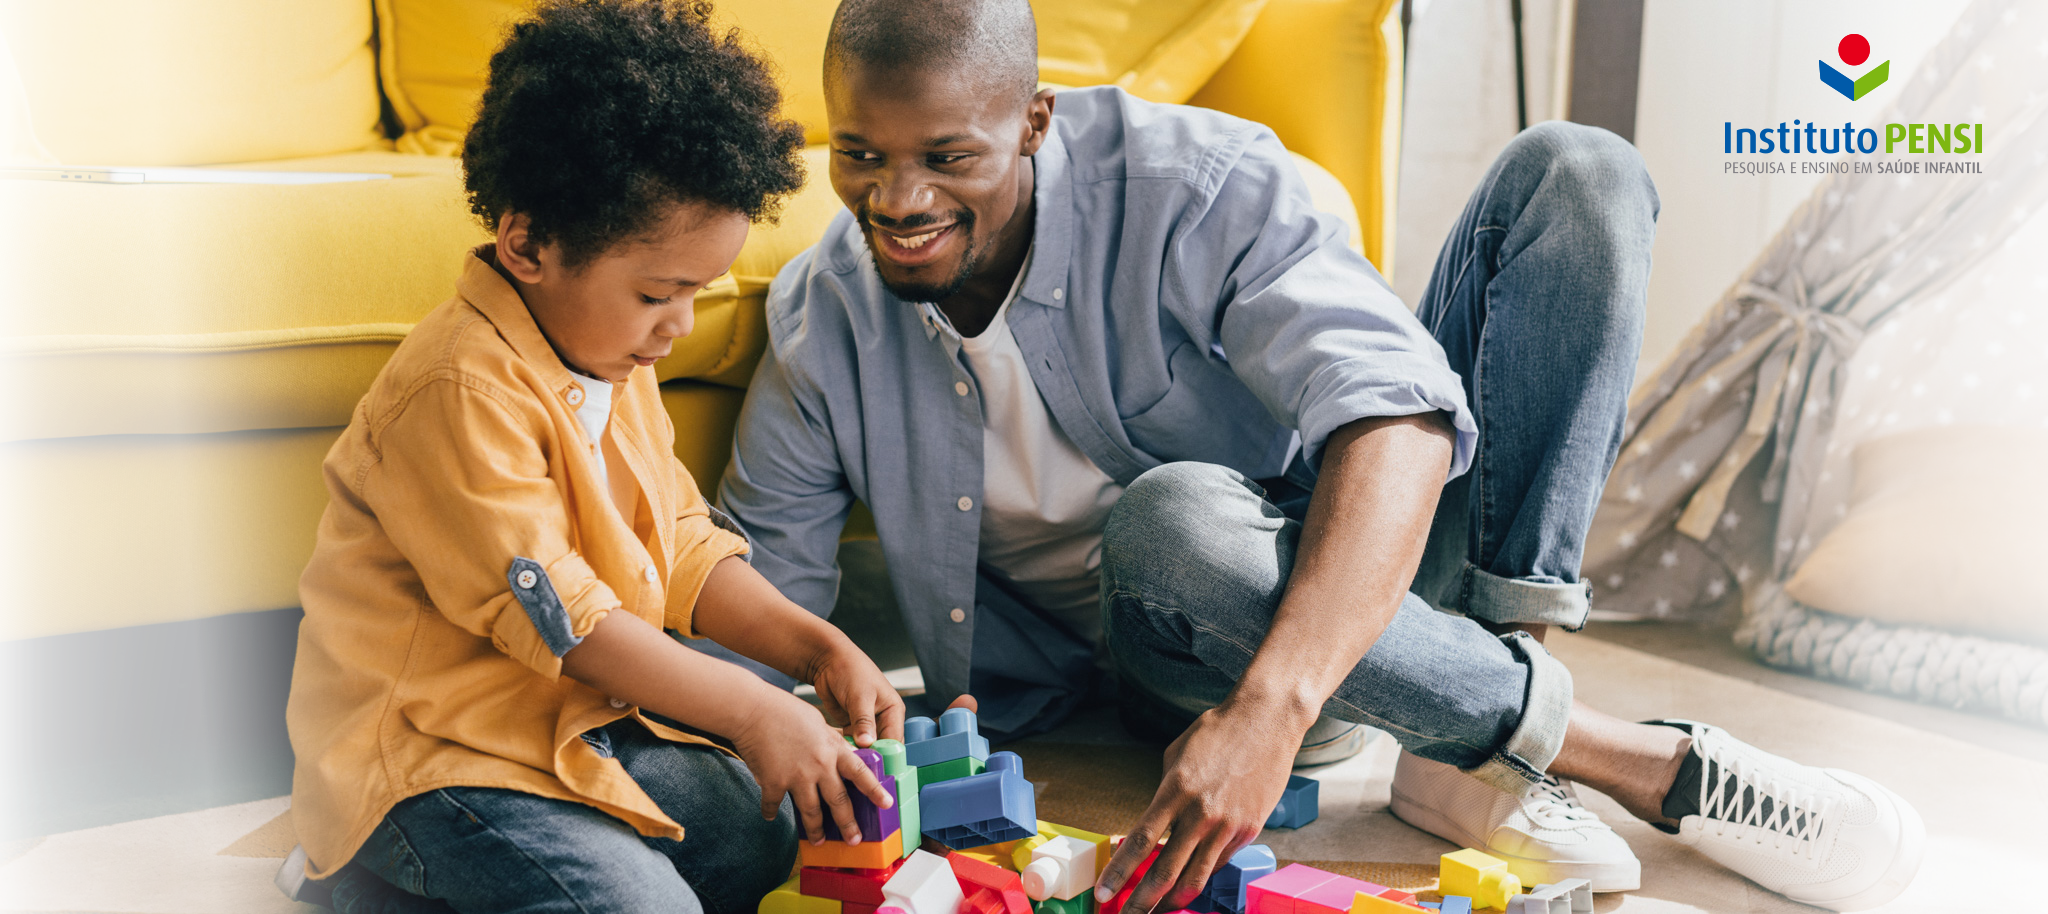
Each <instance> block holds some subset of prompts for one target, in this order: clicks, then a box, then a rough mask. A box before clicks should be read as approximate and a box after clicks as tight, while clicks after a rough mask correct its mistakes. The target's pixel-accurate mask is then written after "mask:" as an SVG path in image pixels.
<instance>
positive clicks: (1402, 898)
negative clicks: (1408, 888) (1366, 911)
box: [1380, 889, 1419, 908]
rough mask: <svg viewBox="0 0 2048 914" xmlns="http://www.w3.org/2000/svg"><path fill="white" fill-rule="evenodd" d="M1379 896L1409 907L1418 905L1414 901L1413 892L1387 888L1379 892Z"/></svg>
mask: <svg viewBox="0 0 2048 914" xmlns="http://www.w3.org/2000/svg"><path fill="white" fill-rule="evenodd" d="M1380 897H1381V898H1384V899H1386V900H1388V901H1391V902H1393V903H1395V904H1405V905H1407V906H1409V907H1411V908H1412V907H1419V905H1417V904H1416V903H1415V893H1414V892H1403V891H1401V890H1400V889H1388V890H1386V891H1384V892H1381V893H1380Z"/></svg>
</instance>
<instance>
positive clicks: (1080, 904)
mask: <svg viewBox="0 0 2048 914" xmlns="http://www.w3.org/2000/svg"><path fill="white" fill-rule="evenodd" d="M1031 912H1032V914H1095V893H1094V892H1082V893H1081V894H1079V895H1076V896H1074V897H1072V898H1067V899H1059V898H1048V899H1046V900H1044V901H1034V902H1032V903H1031Z"/></svg>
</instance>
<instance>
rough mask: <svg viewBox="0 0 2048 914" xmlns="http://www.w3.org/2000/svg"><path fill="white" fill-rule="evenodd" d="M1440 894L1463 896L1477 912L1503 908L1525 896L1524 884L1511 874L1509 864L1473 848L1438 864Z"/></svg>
mask: <svg viewBox="0 0 2048 914" xmlns="http://www.w3.org/2000/svg"><path fill="white" fill-rule="evenodd" d="M1437 891H1439V892H1442V893H1443V894H1444V895H1445V896H1450V895H1463V896H1465V897H1467V898H1470V899H1472V906H1473V907H1475V908H1502V909H1505V908H1507V906H1508V899H1510V898H1513V897H1515V896H1516V895H1519V894H1521V893H1522V880H1520V879H1518V878H1516V877H1515V874H1513V873H1510V872H1508V865H1507V861H1505V860H1501V859H1498V858H1495V857H1490V856H1487V855H1486V853H1484V852H1482V851H1476V850H1473V849H1471V848H1466V849H1464V850H1461V851H1458V852H1456V853H1451V854H1445V855H1443V858H1442V859H1441V861H1440V863H1439V869H1438V873H1437Z"/></svg>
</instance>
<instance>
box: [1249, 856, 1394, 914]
mask: <svg viewBox="0 0 2048 914" xmlns="http://www.w3.org/2000/svg"><path fill="white" fill-rule="evenodd" d="M1386 890H1387V887H1386V886H1383V885H1379V884H1377V883H1372V882H1366V881H1365V880H1363V879H1353V878H1351V877H1349V876H1339V875H1337V874H1336V873H1330V872H1324V871H1323V870H1319V869H1316V868H1315V867H1312V866H1304V865H1302V864H1299V863H1296V864H1291V865H1289V866H1284V867H1281V868H1280V869H1278V870H1275V871H1273V872H1272V873H1269V874H1267V875H1265V876H1262V877H1260V878H1258V879H1254V880H1252V881H1251V883H1250V884H1249V885H1248V886H1246V887H1245V914H1350V911H1351V905H1352V902H1353V901H1355V900H1356V899H1355V898H1354V896H1356V895H1357V894H1358V893H1360V892H1364V893H1365V894H1367V895H1379V894H1380V893H1382V892H1385V891H1386Z"/></svg>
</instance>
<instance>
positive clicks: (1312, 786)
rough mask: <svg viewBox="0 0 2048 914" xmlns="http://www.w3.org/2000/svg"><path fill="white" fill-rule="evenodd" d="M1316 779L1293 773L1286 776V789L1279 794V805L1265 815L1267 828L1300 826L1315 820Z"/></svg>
mask: <svg viewBox="0 0 2048 914" xmlns="http://www.w3.org/2000/svg"><path fill="white" fill-rule="evenodd" d="M1316 794H1317V789H1316V781H1315V779H1314V778H1305V777H1302V776H1301V775H1298V774H1294V775H1288V777H1287V790H1286V791H1285V792H1283V793H1281V794H1280V805H1278V806H1275V807H1273V814H1272V815H1269V816H1267V817H1266V827H1267V828H1300V827H1302V826H1304V825H1307V824H1309V823H1310V822H1314V821H1315V820H1316V815H1317V809H1316Z"/></svg>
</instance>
